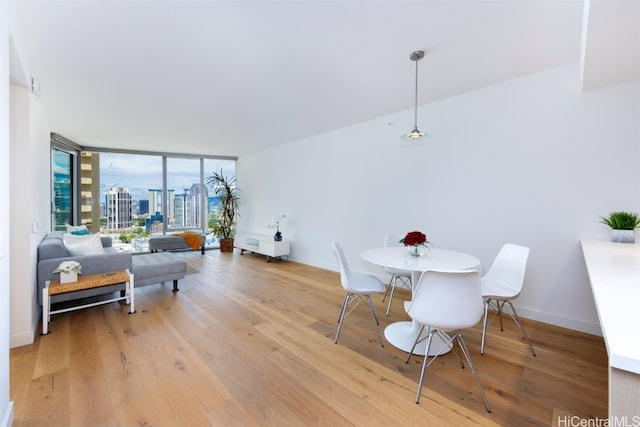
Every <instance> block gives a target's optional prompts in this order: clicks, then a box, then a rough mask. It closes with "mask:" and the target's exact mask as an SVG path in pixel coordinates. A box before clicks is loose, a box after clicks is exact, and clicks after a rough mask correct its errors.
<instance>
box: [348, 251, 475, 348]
mask: <svg viewBox="0 0 640 427" xmlns="http://www.w3.org/2000/svg"><path fill="white" fill-rule="evenodd" d="M360 256H361V257H362V259H363V260H365V261H367V262H369V263H371V264H375V265H378V266H381V267H390V268H396V269H399V270H408V271H411V283H412V286H416V285H417V284H418V280H419V279H420V275H421V274H422V272H423V271H425V270H430V269H435V270H479V269H480V268H481V264H480V260H479V259H478V258H476V257H474V256H473V255H469V254H465V253H463V252H457V251H451V250H447V249H439V248H425V251H424V255H422V256H420V257H416V256H413V255H410V254H409V252H408V250H407V248H405V247H403V246H397V247H387V248H375V249H369V250H366V251H364V252H362V253H361V254H360ZM419 333H420V324H419V323H418V322H416V321H403V322H395V323H392V324H390V325H389V326H387V327H386V328H385V330H384V336H385V338H386V339H387V341H389V342H390V343H391V344H393V345H394V346H395V347H397V348H399V349H401V350H404V351H406V352H407V353H408V352H409V351H411V347H413V343H415V341H416V337H417V336H418V334H419ZM426 345H427V343H426V340H424V341H422V342H421V343H419V344H418V345H417V346H416V348H415V349H414V350H413V353H414V354H419V355H423V356H424V354H425V353H426ZM444 345H445V342H444V341H443V340H441V339H440V337H439V336H438V335H437V334H434V335H433V338H432V340H431V350H430V351H429V355H430V356H432V355H435V354H438V353H440V354H442V353H445V352H448V351H450V350H451V345H449V346H448V347H447V348H446V349H444V350H443V346H444Z"/></svg>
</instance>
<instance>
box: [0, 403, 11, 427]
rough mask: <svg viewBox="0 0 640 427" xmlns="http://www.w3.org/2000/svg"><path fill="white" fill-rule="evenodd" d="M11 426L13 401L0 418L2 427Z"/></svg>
mask: <svg viewBox="0 0 640 427" xmlns="http://www.w3.org/2000/svg"><path fill="white" fill-rule="evenodd" d="M12 425H13V401H10V402H9V404H8V405H7V407H6V409H5V411H4V416H3V417H2V427H11V426H12Z"/></svg>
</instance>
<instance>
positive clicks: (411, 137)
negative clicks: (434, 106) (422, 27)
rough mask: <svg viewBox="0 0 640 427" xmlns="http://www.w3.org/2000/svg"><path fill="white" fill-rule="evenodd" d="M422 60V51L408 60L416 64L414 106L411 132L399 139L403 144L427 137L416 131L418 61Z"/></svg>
mask: <svg viewBox="0 0 640 427" xmlns="http://www.w3.org/2000/svg"><path fill="white" fill-rule="evenodd" d="M422 58H424V51H422V50H416V51H415V52H413V53H412V54H411V55H409V59H410V60H412V61H414V62H415V63H416V95H415V101H416V104H415V110H414V114H413V120H414V122H413V130H412V131H411V132H409V133H408V134H406V135H403V136H402V137H401V138H400V139H401V140H403V141H404V142H422V141H423V140H424V139H425V138H427V137H428V136H429V135H428V134H426V133H422V132H420V131H419V130H418V61H420V60H421V59H422Z"/></svg>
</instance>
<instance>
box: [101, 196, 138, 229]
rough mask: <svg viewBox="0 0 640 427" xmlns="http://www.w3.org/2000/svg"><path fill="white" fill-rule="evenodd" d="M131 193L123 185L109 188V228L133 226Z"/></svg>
mask: <svg viewBox="0 0 640 427" xmlns="http://www.w3.org/2000/svg"><path fill="white" fill-rule="evenodd" d="M131 217H132V203H131V193H129V190H127V189H126V188H122V187H111V188H109V194H107V229H108V230H120V229H123V228H129V227H131Z"/></svg>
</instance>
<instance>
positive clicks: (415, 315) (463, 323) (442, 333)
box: [405, 270, 491, 412]
mask: <svg viewBox="0 0 640 427" xmlns="http://www.w3.org/2000/svg"><path fill="white" fill-rule="evenodd" d="M405 306H406V310H407V313H408V314H409V316H410V317H411V319H413V320H415V321H416V322H418V323H419V324H420V325H421V326H420V332H419V333H418V336H417V338H416V341H415V343H414V344H413V347H412V348H411V351H410V352H409V356H408V357H407V363H409V359H410V358H411V355H412V354H413V351H414V349H415V348H416V345H417V344H418V343H419V342H421V341H424V340H427V348H426V353H425V354H427V355H428V354H430V350H431V343H432V338H433V335H436V334H437V335H438V336H439V337H440V338H442V339H443V341H444V342H445V344H444V345H443V346H442V347H440V349H434V352H433V353H434V356H433V357H431V359H430V360H429V356H424V361H423V362H422V371H421V373H420V381H419V382H418V391H417V393H416V403H419V401H420V392H421V391H422V382H423V379H424V373H425V370H426V369H427V368H428V367H429V366H430V365H431V364H432V363H433V362H434V361H435V360H436V358H437V357H438V356H439V355H440V354H442V353H444V352H445V351H447V350H449V349H450V348H451V346H453V347H455V345H456V343H457V344H458V345H459V347H460V350H461V351H462V354H463V355H464V358H465V359H466V361H467V364H468V365H469V367H470V368H471V372H473V375H474V376H475V378H476V383H477V384H478V388H479V389H480V394H481V395H482V400H483V401H484V404H485V407H486V408H487V412H491V406H489V401H488V400H487V396H486V394H485V392H484V388H483V387H482V383H481V382H480V377H479V376H478V371H477V370H476V367H475V365H474V363H473V360H472V359H471V354H470V353H469V349H468V348H467V344H466V342H465V340H464V337H463V336H462V332H461V329H466V328H471V327H472V326H474V325H475V324H477V323H478V322H479V321H480V319H482V308H483V300H482V293H481V290H480V272H479V271H477V270H452V271H448V270H447V271H445V270H426V271H424V272H423V273H422V275H421V276H420V280H419V281H418V283H417V284H416V285H415V287H414V291H413V298H412V299H411V301H408V302H407V303H405ZM425 328H426V329H427V334H426V336H424V337H422V333H423V332H424V330H425ZM454 350H455V348H454ZM456 355H457V353H456ZM458 358H459V359H460V362H461V363H462V367H463V368H464V362H463V361H462V358H461V357H460V356H459V355H458Z"/></svg>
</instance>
